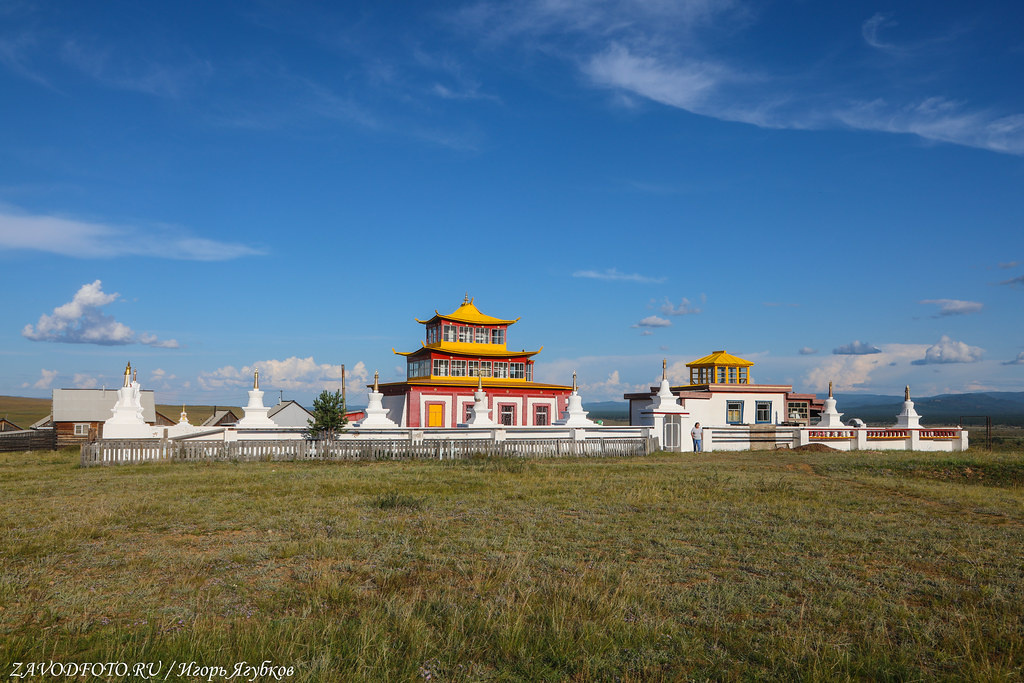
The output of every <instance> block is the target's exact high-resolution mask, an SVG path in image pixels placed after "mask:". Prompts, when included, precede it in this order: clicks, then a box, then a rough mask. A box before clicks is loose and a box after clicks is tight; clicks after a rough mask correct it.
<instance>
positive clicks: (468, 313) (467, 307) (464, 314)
mask: <svg viewBox="0 0 1024 683" xmlns="http://www.w3.org/2000/svg"><path fill="white" fill-rule="evenodd" d="M438 319H441V320H451V321H452V322H456V323H468V324H470V325H511V324H512V323H514V322H517V321H518V320H519V318H516V319H515V320H503V319H501V318H495V317H493V316H490V315H485V314H483V313H481V312H480V310H479V309H478V308H477V307H476V306H474V305H473V300H472V299H470V298H469V296H468V295H467V296H466V298H465V299H463V301H462V305H461V306H459V307H458V308H456V309H455V310H454V311H452V312H451V313H449V314H448V315H444V314H443V313H438V312H437V309H436V308H435V309H434V317H433V318H430V319H428V320H420V319H419V318H414V320H415V321H416V322H418V323H422V324H427V323H430V322H433V321H435V320H438Z"/></svg>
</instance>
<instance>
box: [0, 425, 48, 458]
mask: <svg viewBox="0 0 1024 683" xmlns="http://www.w3.org/2000/svg"><path fill="white" fill-rule="evenodd" d="M54 450H57V431H56V430H54V429H22V430H20V431H17V432H0V453H9V452H12V451H54Z"/></svg>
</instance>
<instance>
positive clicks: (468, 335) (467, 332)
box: [459, 327, 473, 344]
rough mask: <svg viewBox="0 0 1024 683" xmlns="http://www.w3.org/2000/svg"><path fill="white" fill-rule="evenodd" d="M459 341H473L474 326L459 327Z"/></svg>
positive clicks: (465, 342) (467, 342)
mask: <svg viewBox="0 0 1024 683" xmlns="http://www.w3.org/2000/svg"><path fill="white" fill-rule="evenodd" d="M459 341H460V342H463V343H464V344H469V343H472V342H473V328H472V327H459Z"/></svg>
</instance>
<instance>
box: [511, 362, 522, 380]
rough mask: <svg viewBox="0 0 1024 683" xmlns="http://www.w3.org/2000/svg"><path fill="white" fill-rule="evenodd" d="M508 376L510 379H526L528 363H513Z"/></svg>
mask: <svg viewBox="0 0 1024 683" xmlns="http://www.w3.org/2000/svg"><path fill="white" fill-rule="evenodd" d="M508 376H509V379H524V378H525V377H526V364H525V363H511V364H510V366H509V374H508Z"/></svg>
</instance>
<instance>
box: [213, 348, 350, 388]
mask: <svg viewBox="0 0 1024 683" xmlns="http://www.w3.org/2000/svg"><path fill="white" fill-rule="evenodd" d="M257 369H258V370H259V371H260V388H261V389H288V390H290V391H297V390H307V391H308V390H313V391H316V390H321V389H327V390H329V391H336V390H338V389H341V374H342V366H341V365H334V364H331V363H317V362H316V361H315V360H314V359H313V357H312V356H309V357H307V358H298V357H296V356H292V357H290V358H285V359H284V360H276V359H270V360H261V361H257V362H256V363H253V364H252V365H244V366H242V367H241V368H236V367H235V366H233V365H226V366H224V367H221V368H217V369H216V370H213V371H211V372H204V373H201V374H200V375H199V378H198V380H199V386H200V387H201V388H202V389H204V390H210V389H243V388H251V387H252V381H253V375H254V374H255V372H256V370H257ZM368 380H369V372H368V371H367V369H366V364H365V363H363V362H362V361H359V362H358V363H356V364H355V365H353V366H351V367H346V371H345V389H346V390H347V391H350V392H356V393H360V392H363V391H365V389H366V384H367V383H368Z"/></svg>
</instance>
